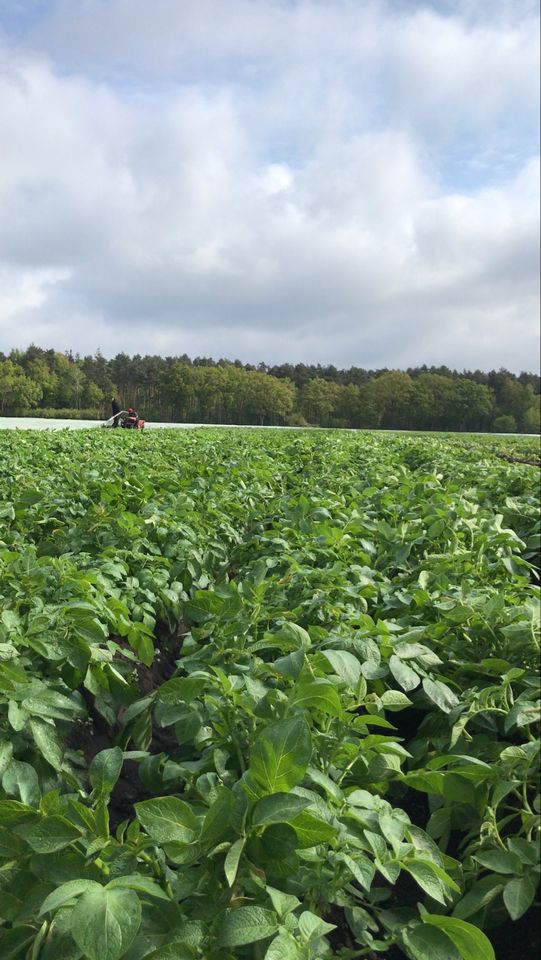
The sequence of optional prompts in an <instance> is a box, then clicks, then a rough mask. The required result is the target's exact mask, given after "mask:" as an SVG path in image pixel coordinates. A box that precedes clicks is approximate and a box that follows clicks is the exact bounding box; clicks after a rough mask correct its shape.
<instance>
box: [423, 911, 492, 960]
mask: <svg viewBox="0 0 541 960" xmlns="http://www.w3.org/2000/svg"><path fill="white" fill-rule="evenodd" d="M422 921H423V923H429V924H431V925H432V926H434V927H437V928H438V929H439V930H442V931H443V933H445V934H446V936H448V937H449V939H450V940H451V941H452V942H453V943H454V945H455V947H456V948H457V950H458V952H459V953H460V956H461V957H462V960H496V956H495V953H494V950H493V947H492V944H491V943H490V940H489V939H488V938H487V937H486V936H485V934H484V933H483V932H482V931H481V930H479V929H478V928H477V927H474V926H473V924H471V923H467V922H466V920H458V919H457V918H456V917H440V916H438V915H437V914H430V913H425V914H423V916H422Z"/></svg>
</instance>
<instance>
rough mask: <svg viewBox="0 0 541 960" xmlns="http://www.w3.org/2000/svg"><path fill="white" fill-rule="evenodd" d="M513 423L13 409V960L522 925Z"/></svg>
mask: <svg viewBox="0 0 541 960" xmlns="http://www.w3.org/2000/svg"><path fill="white" fill-rule="evenodd" d="M505 443H506V441H503V440H502V439H499V440H495V439H492V440H490V441H486V442H484V443H483V442H481V441H480V440H477V441H476V440H475V439H474V438H462V439H458V438H454V439H451V438H434V437H433V438H427V437H419V436H417V437H416V436H407V435H400V436H399V435H382V434H380V435H376V434H354V433H333V432H324V431H320V432H317V431H313V432H312V431H307V432H302V431H299V432H295V431H292V432H280V431H276V432H274V431H252V430H251V431H243V430H237V431H231V432H229V431H223V430H222V431H212V430H200V431H191V432H173V431H171V432H169V431H165V432H159V433H158V432H156V433H154V434H152V433H151V434H146V435H145V434H141V435H139V434H138V435H132V434H131V433H128V432H127V431H126V432H124V431H111V432H108V431H97V430H96V431H83V432H78V433H70V432H67V431H66V432H61V433H52V434H50V433H47V434H45V433H40V434H37V433H32V432H24V433H11V432H7V431H6V432H5V433H3V435H1V436H0V608H1V614H0V958H2V960H17V958H26V960H60V958H61V960H80V958H87V960H120V958H125V960H143V958H146V960H193V958H205V960H233V958H235V960H237V958H238V960H242V958H244V960H248V958H250V960H252V958H253V960H263V958H264V960H316V958H321V960H323V958H331V957H338V958H342V960H348V958H349V960H353V958H358V957H367V958H369V960H374V958H376V957H382V958H387V960H399V958H404V957H408V958H410V960H493V958H494V956H495V952H494V947H495V946H496V955H497V957H498V960H505V958H507V957H508V956H509V957H511V956H516V953H513V952H512V950H511V952H508V953H507V952H505V951H506V949H507V948H506V946H505V935H506V931H507V932H508V931H509V930H511V935H510V941H511V942H514V943H515V945H516V942H517V938H518V939H519V941H520V943H521V956H523V957H525V958H526V957H529V956H534V955H535V948H536V945H535V942H534V940H535V930H534V928H533V927H532V925H531V923H530V918H531V916H532V911H533V910H534V909H535V897H536V887H537V884H538V879H539V849H538V843H539V820H540V816H539V815H540V812H541V808H540V796H539V784H538V771H539V766H538V739H537V738H538V722H539V683H538V676H537V667H538V653H539V640H538V636H539V634H538V628H539V588H538V586H537V583H538V579H537V573H536V564H537V563H538V556H539V553H538V551H539V511H538V481H539V472H538V470H537V469H536V468H535V467H533V466H530V465H527V464H522V463H509V462H505V461H503V460H501V459H499V458H498V457H497V455H496V453H497V452H498V451H500V452H501V450H502V444H505ZM507 443H508V449H507V452H508V453H512V454H513V455H516V456H521V455H522V456H523V457H525V458H526V459H527V458H528V457H529V458H531V457H532V455H533V454H535V449H534V443H533V441H531V440H528V439H523V440H513V441H511V440H509V441H507ZM496 444H497V450H496V448H495V445H496ZM515 931H516V932H515ZM532 938H533V939H532ZM508 939H509V938H508ZM528 951H531V952H528Z"/></svg>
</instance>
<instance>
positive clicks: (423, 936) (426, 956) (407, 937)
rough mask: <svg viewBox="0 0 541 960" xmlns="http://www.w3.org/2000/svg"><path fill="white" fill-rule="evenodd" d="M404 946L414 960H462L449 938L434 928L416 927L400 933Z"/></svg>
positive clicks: (426, 926)
mask: <svg viewBox="0 0 541 960" xmlns="http://www.w3.org/2000/svg"><path fill="white" fill-rule="evenodd" d="M402 939H403V941H404V944H405V945H406V947H407V948H408V950H409V952H410V954H411V956H412V957H413V958H414V960H462V958H461V954H460V953H459V952H458V950H457V949H456V948H455V947H454V945H453V944H451V943H449V938H448V937H446V935H445V934H444V933H443V932H442V931H441V930H437V929H436V928H435V927H430V926H428V925H426V924H425V926H420V925H419V926H417V927H415V928H414V929H413V930H407V929H406V930H404V932H403V933H402Z"/></svg>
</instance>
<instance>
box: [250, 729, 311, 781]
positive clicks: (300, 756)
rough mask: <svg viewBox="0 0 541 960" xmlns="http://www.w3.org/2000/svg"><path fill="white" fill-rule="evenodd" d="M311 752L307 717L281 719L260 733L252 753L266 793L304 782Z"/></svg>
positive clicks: (252, 768) (253, 768)
mask: <svg viewBox="0 0 541 960" xmlns="http://www.w3.org/2000/svg"><path fill="white" fill-rule="evenodd" d="M311 755H312V741H311V738H310V731H309V729H308V724H307V723H306V720H304V718H303V717H292V718H291V719H289V720H279V721H278V722H277V723H271V724H269V726H268V727H265V729H264V730H263V731H262V732H261V733H260V734H259V736H258V738H257V740H256V742H255V744H254V746H253V748H252V751H251V754H250V771H251V773H252V776H253V778H254V780H255V781H256V783H257V784H258V786H259V787H260V788H261V789H263V790H264V791H265V793H281V792H283V791H287V790H291V788H292V787H295V786H296V785H297V784H298V783H300V782H301V780H302V779H303V777H304V774H305V772H306V769H307V767H308V764H309V762H310V757H311Z"/></svg>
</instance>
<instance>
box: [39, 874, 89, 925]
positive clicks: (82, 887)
mask: <svg viewBox="0 0 541 960" xmlns="http://www.w3.org/2000/svg"><path fill="white" fill-rule="evenodd" d="M89 890H101V884H99V883H96V881H95V880H83V879H81V880H68V882H67V883H63V884H61V886H59V887H57V888H56V890H53V892H52V893H50V894H49V896H48V897H46V898H45V900H44V901H43V903H42V904H41V908H40V911H39V913H38V917H41V916H43V914H44V913H48V912H49V911H50V910H58V908H59V907H61V906H62V904H64V903H67V902H68V900H73V899H74V898H75V897H78V896H80V894H81V893H86V892H87V891H89Z"/></svg>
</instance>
